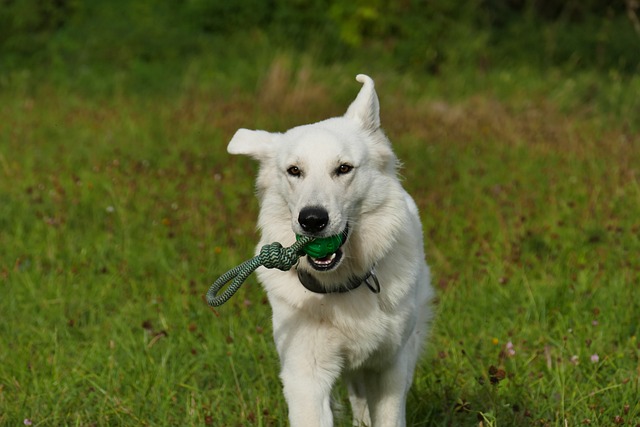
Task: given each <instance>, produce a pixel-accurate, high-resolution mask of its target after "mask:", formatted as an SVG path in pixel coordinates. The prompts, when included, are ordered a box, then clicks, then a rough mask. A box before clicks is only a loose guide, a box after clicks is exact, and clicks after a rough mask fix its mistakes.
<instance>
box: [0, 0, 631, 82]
mask: <svg viewBox="0 0 640 427" xmlns="http://www.w3.org/2000/svg"><path fill="white" fill-rule="evenodd" d="M639 8H640V0H568V1H564V0H462V1H458V2H454V1H450V0H233V1H230V0H164V1H161V0H108V1H105V0H0V70H1V69H7V68H8V69H11V68H15V67H31V66H38V65H42V64H52V63H53V64H55V63H63V64H71V65H73V64H78V63H81V64H89V63H108V64H121V63H127V62H129V61H168V60H176V59H181V58H185V57H188V56H189V55H199V54H203V53H207V52H209V51H210V49H211V48H212V46H216V48H220V46H225V43H224V41H225V40H230V39H232V38H233V37H236V38H237V37H243V36H246V37H247V38H249V39H250V38H252V37H253V38H268V39H269V40H272V41H273V43H274V44H275V45H277V46H281V47H286V48H291V49H300V50H304V49H308V48H309V47H311V46H313V47H314V48H315V51H317V52H318V53H319V55H321V56H322V57H323V58H321V59H323V60H327V61H331V60H340V59H341V58H347V57H350V56H351V55H354V54H357V53H358V52H359V51H363V50H366V51H370V52H371V51H374V52H380V54H381V55H384V57H385V58H388V59H390V60H391V61H393V64H394V65H395V66H397V67H399V68H406V69H411V70H414V71H424V72H429V73H434V74H437V73H440V72H442V71H443V69H446V68H447V67H452V66H474V67H480V68H490V67H493V66H497V65H500V66H509V65H513V64H516V63H526V64H530V65H534V66H540V67H548V66H560V67H584V68H595V69H600V70H609V69H616V70H618V71H619V72H622V73H635V72H638V71H640V22H639V21H638V14H639V13H640V10H639ZM226 47H227V48H230V49H233V48H234V47H233V45H232V44H231V43H229V44H228V45H227V46H226Z"/></svg>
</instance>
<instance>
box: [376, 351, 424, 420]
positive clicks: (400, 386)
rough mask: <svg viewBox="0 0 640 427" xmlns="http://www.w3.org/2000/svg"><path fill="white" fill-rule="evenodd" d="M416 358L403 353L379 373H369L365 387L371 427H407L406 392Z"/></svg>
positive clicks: (409, 384)
mask: <svg viewBox="0 0 640 427" xmlns="http://www.w3.org/2000/svg"><path fill="white" fill-rule="evenodd" d="M412 362H413V358H412V357H411V355H408V354H406V353H400V354H399V355H398V357H397V358H396V360H395V362H394V363H393V364H392V365H391V366H389V367H387V368H386V369H382V370H380V371H367V372H366V373H365V384H366V388H367V401H368V403H369V411H370V414H371V421H372V427H405V426H406V401H407V392H408V391H409V387H410V386H411V381H412V377H413V370H414V367H413V364H412Z"/></svg>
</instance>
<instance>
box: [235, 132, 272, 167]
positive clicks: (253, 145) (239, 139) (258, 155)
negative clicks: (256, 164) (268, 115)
mask: <svg viewBox="0 0 640 427" xmlns="http://www.w3.org/2000/svg"><path fill="white" fill-rule="evenodd" d="M274 144H275V135H274V134H272V133H270V132H266V131H263V130H249V129H238V131H237V132H236V133H235V135H233V138H231V141H230V142H229V145H227V152H228V153H229V154H243V155H245V156H249V157H251V158H254V159H256V160H264V159H266V158H268V157H271V153H272V152H273V146H274Z"/></svg>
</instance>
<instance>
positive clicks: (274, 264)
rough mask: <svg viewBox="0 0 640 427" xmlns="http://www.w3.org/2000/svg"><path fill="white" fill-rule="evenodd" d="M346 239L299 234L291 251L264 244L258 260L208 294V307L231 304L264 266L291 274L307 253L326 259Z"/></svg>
mask: <svg viewBox="0 0 640 427" xmlns="http://www.w3.org/2000/svg"><path fill="white" fill-rule="evenodd" d="M343 240H344V236H343V235H342V234H338V235H335V236H329V237H324V238H315V237H311V236H301V235H298V234H297V235H296V242H295V243H294V244H293V245H291V246H289V247H288V248H283V247H282V245H281V244H280V243H278V242H274V243H271V244H268V245H264V246H263V247H262V248H260V253H259V254H258V255H257V256H256V257H254V258H251V259H250V260H248V261H245V262H243V263H242V264H240V265H239V266H237V267H235V268H232V269H231V270H229V271H227V272H226V273H225V274H223V275H222V276H220V278H218V280H216V281H215V282H214V283H213V285H211V287H210V288H209V291H207V304H209V305H210V306H212V307H218V306H221V305H222V304H224V303H225V302H227V301H228V300H229V298H231V297H232V296H233V294H235V293H236V292H237V291H238V289H240V286H242V283H243V282H244V281H245V280H247V277H249V275H250V274H251V273H253V272H254V270H255V269H256V268H258V267H260V266H261V265H263V266H265V267H266V268H277V269H279V270H282V271H288V270H290V269H291V267H293V266H294V265H295V264H296V263H297V262H298V259H299V258H300V257H301V256H303V255H304V254H305V253H306V254H308V255H310V256H312V257H314V258H322V257H325V256H327V255H328V254H330V253H333V252H335V251H337V250H338V248H339V247H340V245H341V244H342V243H343ZM230 281H231V284H230V285H229V286H228V287H227V289H226V290H225V291H224V292H222V293H221V294H220V295H218V292H220V289H222V287H223V286H224V285H226V284H227V283H228V282H230Z"/></svg>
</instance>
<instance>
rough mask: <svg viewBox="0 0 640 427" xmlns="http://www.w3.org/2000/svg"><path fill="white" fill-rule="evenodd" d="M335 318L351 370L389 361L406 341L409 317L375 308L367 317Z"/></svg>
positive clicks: (342, 349) (335, 324)
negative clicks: (376, 310)
mask: <svg viewBox="0 0 640 427" xmlns="http://www.w3.org/2000/svg"><path fill="white" fill-rule="evenodd" d="M337 320H338V319H335V318H334V319H333V322H332V326H333V328H334V331H335V333H336V335H337V336H338V341H340V349H341V353H342V357H343V359H344V362H345V368H347V369H348V370H354V369H360V368H363V367H366V368H375V367H376V366H379V365H385V364H387V362H388V360H389V359H390V358H393V357H394V356H395V355H396V354H397V352H398V350H399V349H400V348H401V347H402V345H403V343H404V342H405V341H406V329H407V321H406V319H402V318H401V316H398V315H389V314H386V313H381V312H375V313H371V315H369V316H365V317H363V318H356V319H354V318H352V317H351V318H349V317H343V318H342V319H339V320H341V321H337Z"/></svg>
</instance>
